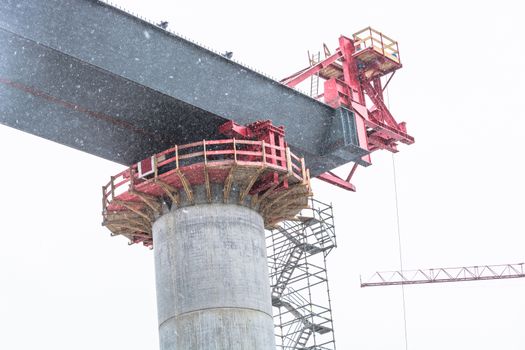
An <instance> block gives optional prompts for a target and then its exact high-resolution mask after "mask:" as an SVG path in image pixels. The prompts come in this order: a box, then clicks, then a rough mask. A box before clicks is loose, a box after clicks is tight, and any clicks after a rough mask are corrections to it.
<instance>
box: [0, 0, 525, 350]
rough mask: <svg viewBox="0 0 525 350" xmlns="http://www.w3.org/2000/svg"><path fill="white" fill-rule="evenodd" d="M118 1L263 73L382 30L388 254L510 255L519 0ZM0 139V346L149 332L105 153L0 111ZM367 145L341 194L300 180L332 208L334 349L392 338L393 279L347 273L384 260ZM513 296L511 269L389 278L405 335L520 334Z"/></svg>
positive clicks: (519, 198)
mask: <svg viewBox="0 0 525 350" xmlns="http://www.w3.org/2000/svg"><path fill="white" fill-rule="evenodd" d="M118 3H119V4H120V5H122V6H124V7H127V8H129V9H131V10H133V11H135V12H137V13H140V14H142V15H143V16H145V17H148V18H151V19H152V20H155V21H160V20H168V21H169V23H170V25H169V28H170V29H171V30H173V31H175V32H179V33H181V34H183V35H185V36H187V37H189V38H192V39H193V40H195V41H197V42H201V43H204V44H206V45H208V46H211V47H212V48H215V49H217V50H218V51H226V50H229V51H233V52H234V58H235V59H238V60H240V61H241V62H244V63H246V64H248V65H250V66H254V67H256V68H257V69H258V70H261V71H263V72H266V73H268V74H269V75H271V76H275V77H284V76H286V75H288V74H290V73H293V72H294V71H296V70H299V69H300V68H302V67H303V66H305V64H307V57H306V50H308V49H309V50H317V49H320V48H321V45H322V43H323V42H326V43H327V44H328V45H329V46H330V47H332V48H333V47H335V45H336V44H337V38H338V36H339V35H341V34H346V35H351V34H352V33H353V32H355V31H357V30H359V29H362V28H364V27H366V26H368V25H371V26H373V27H375V28H377V29H379V30H381V31H383V32H384V33H385V34H387V35H389V36H391V37H393V38H395V39H397V40H398V41H399V45H400V51H401V58H402V60H403V64H404V67H403V69H402V70H400V71H399V72H398V73H397V74H396V76H395V77H394V79H393V80H392V82H391V84H390V88H389V101H390V106H391V110H392V112H393V114H394V116H395V117H396V118H397V119H398V120H404V121H406V122H407V126H408V130H409V132H410V133H411V134H412V135H414V136H415V137H416V143H415V144H414V145H412V146H409V147H407V146H401V147H400V149H401V152H400V153H399V154H397V155H396V156H395V159H396V166H397V175H398V192H399V210H400V219H401V233H402V246H403V259H404V263H405V268H417V267H437V266H463V265H476V264H497V263H516V262H521V261H524V260H525V254H524V250H525V235H524V232H523V231H524V229H523V218H524V216H525V215H524V205H523V201H524V200H525V185H524V181H523V179H524V178H525V167H524V164H523V161H524V157H523V152H524V148H525V147H524V144H523V132H524V130H525V118H524V115H523V110H524V97H523V96H524V93H525V88H524V85H523V84H524V80H525V79H524V78H525V73H524V69H523V64H524V61H525V59H524V56H525V49H524V46H525V39H524V38H525V25H524V20H523V13H525V12H524V10H523V8H522V6H523V5H520V2H519V1H510V0H508V1H507V0H502V1H433V2H431V1H413V2H411V1H386V0H380V1H379V0H378V1H373V2H370V1H349V0H347V1H330V2H309V1H282V0H281V1H275V0H267V1H260V2H257V3H251V2H247V1H225V0H223V1H201V2H190V1H160V0H157V1H153V0H150V1H147V2H145V1H139V0H135V1H131V0H130V1H126V0H121V1H118ZM146 3H147V5H146ZM160 68H161V67H159V69H160ZM210 79H220V77H210ZM248 103H249V101H248ZM299 122H300V121H298V123H299ZM0 146H1V147H0V157H1V159H2V166H1V171H0V184H1V186H2V189H1V192H0V198H1V200H0V213H1V214H0V215H1V218H2V220H1V226H0V227H1V229H0V230H1V231H0V234H1V237H2V242H3V244H2V246H1V248H0V349H6V350H8V349H9V350H19V349H24V350H25V349H35V348H38V349H53V350H66V349H67V350H69V349H76V350H84V349H85V350H87V349H98V350H106V349H108V350H109V349H126V350H145V349H157V348H158V335H157V319H156V301H155V289H154V285H155V284H154V271H153V253H152V252H151V251H149V250H147V249H145V248H143V247H140V246H133V247H128V245H127V244H126V240H124V239H122V238H110V236H109V232H108V231H107V230H106V229H105V228H103V227H102V226H100V222H101V216H100V211H101V208H100V202H101V198H100V193H101V190H100V187H101V185H102V184H103V183H105V182H107V180H108V179H109V176H110V175H112V174H114V173H117V172H118V171H120V169H122V166H120V165H118V164H114V163H111V162H108V161H105V160H103V159H100V158H96V157H94V156H90V155H88V154H85V153H82V152H79V151H76V150H73V149H69V148H66V147H64V146H61V145H58V144H55V143H52V142H48V141H45V140H42V139H39V138H37V137H34V136H32V135H29V134H25V133H22V132H19V131H16V130H14V129H11V128H7V127H4V126H1V127H0ZM373 161H374V165H373V166H371V167H369V168H367V169H359V170H358V172H357V173H356V175H355V185H356V186H357V188H358V192H357V193H348V192H344V191H342V190H339V189H337V188H332V187H329V186H326V185H324V184H319V183H315V188H314V191H315V194H316V197H317V198H319V199H320V200H324V201H332V202H333V204H334V210H335V214H336V218H335V219H336V229H337V234H338V243H339V247H338V248H337V249H336V251H334V252H333V253H332V254H331V256H330V257H329V277H330V283H331V290H332V293H333V295H332V299H333V309H334V318H335V335H336V341H337V347H338V349H342V350H346V349H363V350H364V349H378V350H379V349H392V350H394V349H404V346H405V345H404V334H403V314H402V307H401V290H400V288H399V287H384V288H369V289H366V288H365V289H360V288H359V274H360V273H361V272H363V273H367V272H368V273H370V272H373V271H375V270H385V269H386V270H389V269H397V268H398V267H399V257H398V245H397V233H396V221H395V201H394V191H393V175H392V159H391V156H390V154H379V153H377V154H374V155H373ZM523 295H525V279H517V280H502V281H487V282H470V283H458V284H441V285H437V284H436V285H423V286H409V287H406V305H407V325H408V348H409V349H414V350H415V349H425V350H442V349H448V350H456V349H457V350H464V349H477V350H493V349H505V350H523V349H525V330H524V326H525V301H524V298H523Z"/></svg>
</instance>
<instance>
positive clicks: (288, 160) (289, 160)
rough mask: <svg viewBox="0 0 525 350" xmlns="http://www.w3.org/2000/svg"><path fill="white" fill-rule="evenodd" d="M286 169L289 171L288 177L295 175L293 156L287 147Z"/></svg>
mask: <svg viewBox="0 0 525 350" xmlns="http://www.w3.org/2000/svg"><path fill="white" fill-rule="evenodd" d="M286 168H287V169H288V175H289V176H292V175H293V167H292V156H291V155H290V147H286Z"/></svg>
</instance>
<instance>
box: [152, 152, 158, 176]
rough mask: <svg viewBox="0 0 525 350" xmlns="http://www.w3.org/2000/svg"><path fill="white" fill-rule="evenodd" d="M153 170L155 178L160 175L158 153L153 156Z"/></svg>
mask: <svg viewBox="0 0 525 350" xmlns="http://www.w3.org/2000/svg"><path fill="white" fill-rule="evenodd" d="M153 171H154V176H155V179H156V178H157V176H158V175H159V169H158V166H157V155H156V154H155V155H154V156H153Z"/></svg>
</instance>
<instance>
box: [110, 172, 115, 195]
mask: <svg viewBox="0 0 525 350" xmlns="http://www.w3.org/2000/svg"><path fill="white" fill-rule="evenodd" d="M114 180H115V177H114V176H111V199H112V200H113V199H115V181H114Z"/></svg>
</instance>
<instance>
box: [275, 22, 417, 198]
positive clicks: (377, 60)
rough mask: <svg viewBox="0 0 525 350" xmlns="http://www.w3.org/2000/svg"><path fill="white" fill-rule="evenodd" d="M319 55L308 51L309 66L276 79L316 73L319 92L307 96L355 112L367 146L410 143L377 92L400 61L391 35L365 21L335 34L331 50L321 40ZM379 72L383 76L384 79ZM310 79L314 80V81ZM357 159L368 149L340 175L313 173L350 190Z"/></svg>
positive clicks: (290, 82) (392, 147) (294, 80)
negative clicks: (350, 30) (365, 25)
mask: <svg viewBox="0 0 525 350" xmlns="http://www.w3.org/2000/svg"><path fill="white" fill-rule="evenodd" d="M324 55H325V58H324V59H323V60H319V55H318V56H317V57H316V56H310V67H307V68H305V69H303V70H301V71H299V72H297V73H295V74H293V75H291V76H289V77H287V78H285V79H283V80H281V82H282V83H283V84H285V85H287V86H290V87H294V86H296V85H298V84H299V83H301V82H303V81H305V80H306V79H307V78H312V79H319V78H322V79H323V80H324V93H321V94H316V95H315V96H313V97H315V98H316V99H318V100H320V101H323V102H324V103H326V104H328V105H330V106H332V107H334V108H339V107H344V108H348V109H350V110H351V111H353V112H355V113H356V115H357V116H358V118H356V124H357V125H356V128H357V134H358V137H359V145H360V147H362V148H364V149H367V150H369V151H370V152H374V151H377V150H388V151H390V152H394V153H395V152H398V150H397V145H398V143H399V142H401V143H404V144H407V145H410V144H412V143H414V138H413V137H412V136H410V135H409V134H408V133H407V130H406V125H405V123H404V122H397V121H396V120H395V118H394V117H393V116H392V113H390V111H389V109H388V107H387V105H386V103H385V101H384V96H383V91H384V90H385V89H386V87H387V86H388V84H389V83H390V80H391V79H392V77H393V76H394V74H395V72H396V71H397V70H398V69H400V68H401V67H402V64H401V57H400V55H399V47H398V44H397V42H396V41H394V40H393V39H391V38H389V37H388V36H386V35H384V34H383V33H381V32H379V31H377V30H375V29H372V28H370V27H368V28H365V29H363V30H361V31H359V32H357V33H355V34H354V35H353V36H352V39H350V38H348V37H345V36H341V37H340V38H339V47H338V48H337V49H336V50H335V52H334V53H331V52H330V50H329V49H328V48H327V46H326V45H325V46H324ZM382 77H388V78H387V80H386V82H385V83H384V84H383V83H382V81H381V78H382ZM313 84H315V85H316V86H317V84H318V82H314V83H313ZM315 90H317V89H315ZM312 92H313V91H312ZM315 92H317V91H315ZM359 164H361V165H365V166H367V165H370V164H371V159H370V155H369V154H368V155H366V156H364V157H362V159H361V162H356V163H355V164H354V167H353V168H352V170H351V171H350V173H349V174H348V176H347V177H346V178H344V179H343V178H340V177H339V176H338V175H336V174H334V173H333V172H331V171H327V172H325V173H323V174H321V175H319V176H318V178H319V179H321V180H324V181H326V182H329V183H331V184H334V185H336V186H339V187H342V188H344V189H346V190H350V191H355V186H354V185H352V184H351V183H350V181H351V179H352V175H353V174H354V172H355V170H356V169H357V166H358V165H359Z"/></svg>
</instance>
